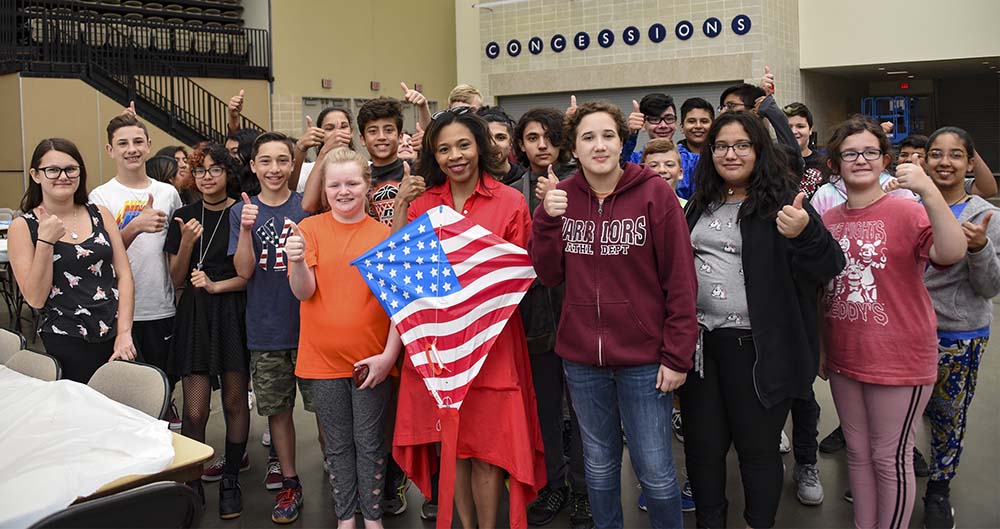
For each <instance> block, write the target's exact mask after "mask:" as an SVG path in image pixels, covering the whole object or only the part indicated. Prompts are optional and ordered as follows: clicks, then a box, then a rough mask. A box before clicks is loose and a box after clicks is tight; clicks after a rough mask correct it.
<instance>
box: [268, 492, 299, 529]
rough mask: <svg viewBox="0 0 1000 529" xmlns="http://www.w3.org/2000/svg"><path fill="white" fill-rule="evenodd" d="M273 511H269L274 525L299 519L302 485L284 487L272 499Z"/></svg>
mask: <svg viewBox="0 0 1000 529" xmlns="http://www.w3.org/2000/svg"><path fill="white" fill-rule="evenodd" d="M274 501H275V504H274V509H272V510H271V521H272V522H274V523H281V524H285V523H292V522H294V521H295V520H298V519H299V509H300V508H301V507H302V485H297V486H295V487H284V488H282V489H281V492H279V493H278V495H277V496H275V497H274Z"/></svg>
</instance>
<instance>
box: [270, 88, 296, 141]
mask: <svg viewBox="0 0 1000 529" xmlns="http://www.w3.org/2000/svg"><path fill="white" fill-rule="evenodd" d="M271 113H272V116H273V118H272V121H273V124H274V130H276V131H279V132H283V133H285V134H288V135H289V136H291V137H293V138H297V137H298V136H299V134H302V97H301V96H296V95H279V94H274V95H272V96H271Z"/></svg>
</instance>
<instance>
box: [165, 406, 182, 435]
mask: <svg viewBox="0 0 1000 529" xmlns="http://www.w3.org/2000/svg"><path fill="white" fill-rule="evenodd" d="M167 423H168V424H169V426H170V429H171V430H180V429H181V426H183V425H184V423H183V421H181V415H180V413H177V405H176V404H174V401H173V400H171V401H170V409H169V410H168V411H167Z"/></svg>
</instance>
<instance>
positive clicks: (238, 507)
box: [219, 476, 243, 520]
mask: <svg viewBox="0 0 1000 529" xmlns="http://www.w3.org/2000/svg"><path fill="white" fill-rule="evenodd" d="M241 514H243V491H241V490H240V481H239V479H237V478H236V476H223V477H222V483H220V484H219V518H222V519H223V520H231V519H233V518H239V516H240V515H241Z"/></svg>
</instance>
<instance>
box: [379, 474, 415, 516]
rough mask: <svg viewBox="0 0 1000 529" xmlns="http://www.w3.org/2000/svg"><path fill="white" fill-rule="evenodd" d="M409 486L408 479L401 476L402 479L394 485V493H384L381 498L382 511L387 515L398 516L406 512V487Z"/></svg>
mask: <svg viewBox="0 0 1000 529" xmlns="http://www.w3.org/2000/svg"><path fill="white" fill-rule="evenodd" d="M409 488H410V480H409V479H408V478H407V477H406V476H403V479H402V481H400V482H399V484H398V485H396V490H395V492H396V493H395V494H392V495H388V494H387V495H386V496H385V497H384V498H382V512H383V513H385V514H387V515H389V516H398V515H400V514H403V513H404V512H406V489H409Z"/></svg>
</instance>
